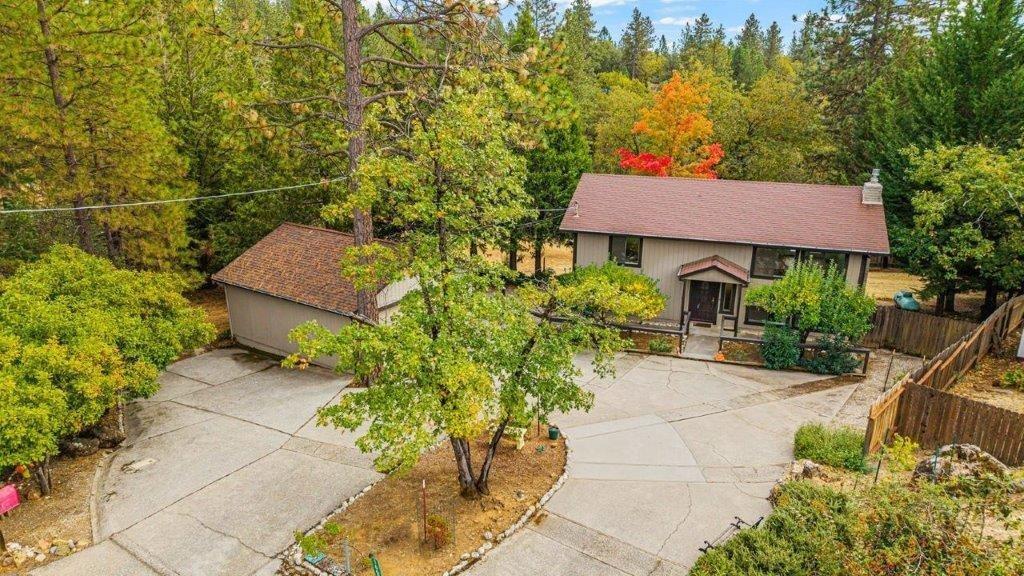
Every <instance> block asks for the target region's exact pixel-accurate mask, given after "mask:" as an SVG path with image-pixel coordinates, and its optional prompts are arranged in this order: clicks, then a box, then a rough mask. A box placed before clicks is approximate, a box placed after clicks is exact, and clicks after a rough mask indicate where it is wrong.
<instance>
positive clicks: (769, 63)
mask: <svg viewBox="0 0 1024 576" xmlns="http://www.w3.org/2000/svg"><path fill="white" fill-rule="evenodd" d="M781 56H782V28H781V27H779V23H778V22H772V25H771V26H770V27H769V28H768V34H767V38H766V39H765V45H764V64H765V67H767V68H768V69H769V70H772V69H774V68H775V67H776V66H777V65H778V63H779V58H780V57H781Z"/></svg>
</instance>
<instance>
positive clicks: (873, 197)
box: [860, 168, 882, 204]
mask: <svg viewBox="0 0 1024 576" xmlns="http://www.w3.org/2000/svg"><path fill="white" fill-rule="evenodd" d="M878 173H879V170H878V168H875V169H874V170H872V171H871V180H868V181H867V182H865V183H864V188H862V189H861V192H860V203H861V204H881V203H882V183H881V182H879V181H878Z"/></svg>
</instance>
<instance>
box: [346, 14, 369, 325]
mask: <svg viewBox="0 0 1024 576" xmlns="http://www.w3.org/2000/svg"><path fill="white" fill-rule="evenodd" d="M338 4H339V5H340V6H341V19H342V20H341V27H342V36H343V39H344V42H345V99H346V101H347V102H346V106H347V109H346V118H345V119H346V123H347V128H348V130H349V131H350V133H351V136H350V137H349V141H348V179H347V183H348V192H349V194H350V195H351V196H350V197H355V195H356V194H357V193H358V192H359V183H358V181H357V180H356V178H355V174H356V170H357V169H358V168H359V160H360V159H361V158H362V155H363V151H364V150H365V149H366V133H365V132H364V131H363V116H364V112H365V110H366V101H365V100H364V99H363V92H362V89H361V88H362V85H363V71H362V65H363V55H362V46H361V44H362V42H361V38H360V33H361V27H360V26H359V7H358V4H357V1H356V0H340V1H339V2H338ZM352 234H353V236H355V245H356V247H357V248H358V247H363V246H368V245H370V244H372V243H373V214H372V213H371V211H370V207H368V206H364V207H359V206H357V207H355V208H353V209H352ZM359 263H360V264H362V265H364V266H365V265H367V264H368V262H367V261H366V257H365V256H360V258H359ZM356 312H357V313H358V314H359V315H361V316H363V317H365V318H367V319H368V320H370V321H372V322H376V321H377V291H376V290H373V289H369V288H364V289H361V290H357V291H356Z"/></svg>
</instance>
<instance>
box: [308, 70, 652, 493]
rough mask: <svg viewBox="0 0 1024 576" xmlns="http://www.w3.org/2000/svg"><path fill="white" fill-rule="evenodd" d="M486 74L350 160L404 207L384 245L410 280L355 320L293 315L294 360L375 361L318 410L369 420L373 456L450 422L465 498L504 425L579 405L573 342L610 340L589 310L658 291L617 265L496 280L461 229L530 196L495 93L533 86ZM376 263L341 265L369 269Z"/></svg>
mask: <svg viewBox="0 0 1024 576" xmlns="http://www.w3.org/2000/svg"><path fill="white" fill-rule="evenodd" d="M490 82H494V79H491V80H487V79H483V78H480V77H479V76H477V75H473V76H468V77H463V78H460V79H457V80H455V86H450V87H449V88H447V89H446V92H445V100H444V101H445V104H444V105H443V106H442V107H441V108H439V109H438V110H437V111H435V113H434V114H432V115H431V116H430V117H429V118H428V119H425V120H424V122H423V123H422V124H421V125H420V126H418V127H417V128H416V129H415V130H414V132H413V133H412V134H411V135H410V137H409V140H408V141H406V142H404V143H402V145H403V146H404V147H405V149H406V150H407V151H408V154H406V155H404V156H402V157H395V158H383V157H381V158H372V159H371V158H368V159H367V160H366V161H365V162H364V164H363V167H362V168H361V171H360V173H361V178H362V186H363V189H364V190H366V191H368V192H371V193H375V194H381V195H383V196H386V197H387V198H389V199H390V200H391V201H393V202H394V203H396V204H397V205H398V206H400V207H401V208H400V210H399V214H398V215H399V218H400V219H401V222H402V225H403V227H404V228H405V230H406V232H405V233H404V234H403V238H402V242H401V248H399V252H400V255H397V256H391V257H387V256H385V255H383V254H382V255H380V256H381V258H382V259H384V260H386V261H388V262H391V263H394V264H395V266H393V267H390V270H391V276H390V277H391V278H396V277H401V276H415V277H416V278H417V279H418V282H419V288H418V290H416V291H414V292H412V293H410V294H409V295H408V296H406V298H404V299H403V300H402V303H401V309H400V312H399V313H398V314H397V315H396V316H395V317H394V318H393V320H392V322H390V323H389V324H387V325H381V326H370V325H363V324H351V325H348V326H346V327H344V328H343V329H342V330H341V331H339V332H338V333H337V334H331V333H330V332H327V331H326V330H325V329H323V328H322V327H318V326H315V325H304V326H301V327H299V328H298V329H296V331H295V332H294V336H295V338H296V339H297V340H298V342H299V346H300V354H299V355H297V356H295V357H293V358H292V359H291V361H292V362H293V363H299V364H301V362H302V361H303V359H304V357H307V356H318V355H322V354H335V355H337V356H338V358H339V364H338V368H339V369H342V370H351V371H353V372H354V373H355V374H356V376H357V377H369V376H371V375H372V377H373V385H372V386H371V387H369V388H368V389H367V390H365V391H363V392H361V393H358V394H352V395H347V396H346V397H345V398H343V399H342V400H341V402H340V403H339V404H337V405H336V406H331V407H328V408H325V409H323V410H321V411H320V417H319V420H320V422H322V423H331V424H333V425H335V426H340V427H343V428H347V429H354V428H355V427H357V426H359V425H360V424H361V423H362V422H364V421H366V420H369V422H370V424H369V430H368V432H367V434H366V435H365V436H364V437H362V438H360V439H359V440H358V445H359V446H360V448H362V449H364V450H367V451H375V452H378V453H379V454H380V456H379V457H378V458H377V461H376V463H377V466H378V468H380V469H382V470H396V469H406V468H408V467H410V466H412V465H413V464H414V463H415V462H416V460H417V458H418V457H419V455H420V454H421V453H422V452H423V451H424V450H426V449H427V448H428V447H430V446H432V445H434V444H435V443H436V442H438V441H440V440H441V439H442V438H445V437H447V438H448V441H449V443H450V444H451V447H452V452H453V455H454V457H455V461H456V463H457V470H458V479H459V485H460V490H461V493H462V494H463V495H464V496H467V497H473V496H477V495H480V494H486V493H488V491H489V484H488V480H489V477H490V470H491V466H492V463H493V461H494V457H495V454H496V452H497V447H498V444H499V443H500V441H501V439H502V437H503V435H504V432H505V430H506V428H507V427H508V426H510V425H523V424H525V423H528V422H529V420H530V419H531V418H533V417H540V418H542V419H543V418H546V417H548V416H549V415H550V414H552V413H554V412H558V411H565V410H570V409H575V408H584V407H586V406H588V405H589V402H590V396H589V394H588V393H587V392H586V391H584V390H583V389H582V388H580V387H579V385H578V384H577V382H576V381H575V379H574V377H575V376H576V374H577V368H575V366H574V364H573V357H574V354H575V353H576V352H577V351H579V350H581V349H583V348H586V347H594V348H596V349H597V356H596V357H597V361H596V364H597V369H598V370H600V371H602V372H603V371H606V370H607V369H608V368H609V367H610V364H609V360H610V358H611V356H610V354H611V353H612V352H613V351H614V350H616V349H618V347H619V346H620V345H621V340H620V338H619V336H618V335H617V333H616V332H614V331H612V330H607V329H605V328H603V327H602V325H601V323H600V322H599V317H598V316H595V315H586V314H584V312H585V311H587V310H596V311H601V312H604V313H605V314H606V315H609V316H610V317H615V318H624V317H626V316H627V315H628V316H637V317H649V316H650V315H652V314H656V313H657V310H658V309H659V308H660V307H661V306H663V305H664V304H663V299H662V298H661V296H660V294H658V292H657V290H656V288H655V287H654V283H653V281H650V280H649V279H645V278H643V277H641V276H638V275H636V274H632V273H628V272H627V274H628V277H624V276H623V275H622V273H621V272H619V271H617V270H613V267H609V269H608V270H607V271H605V272H587V273H581V274H580V275H579V276H578V277H574V280H572V281H567V282H564V283H563V282H559V281H554V282H552V283H551V284H549V285H546V286H543V287H532V286H527V287H524V288H521V289H520V290H518V291H516V292H512V293H508V294H506V293H505V292H504V291H503V290H502V288H503V284H504V281H503V274H501V273H499V271H500V270H501V267H499V266H495V265H493V264H488V263H486V262H484V261H483V260H482V259H480V258H478V257H473V256H471V255H470V253H469V250H468V248H469V245H470V243H471V242H473V241H475V240H477V239H479V238H481V237H482V238H485V239H486V241H487V242H488V243H500V242H502V235H503V234H507V230H508V227H507V225H508V224H510V223H512V222H516V221H519V220H520V219H522V217H523V216H524V215H525V214H526V213H527V211H528V206H529V200H528V197H527V195H526V194H525V192H524V191H523V188H522V186H523V181H524V178H525V173H524V169H525V166H524V164H523V162H522V158H521V157H520V156H519V155H518V154H516V153H515V152H514V151H513V150H512V146H513V142H514V141H515V140H516V139H517V138H521V136H522V134H521V133H520V132H519V129H517V128H516V127H515V126H514V125H511V124H510V123H509V122H508V120H507V119H506V118H505V115H504V110H505V109H506V108H507V107H508V106H509V104H510V103H509V102H507V101H506V99H508V98H511V99H512V100H513V102H515V101H516V100H519V99H528V98H529V95H528V93H526V92H525V91H522V90H521V89H517V88H516V87H515V86H514V85H511V84H510V83H508V82H507V81H498V82H497V83H496V84H491V87H486V86H487V84H488V83H490ZM385 268H386V267H384V266H377V267H374V268H372V269H371V268H367V267H360V266H358V265H354V266H350V267H346V271H347V273H349V274H351V275H352V277H353V278H354V279H355V281H356V282H361V283H369V284H376V283H378V282H380V281H382V277H381V275H380V271H381V270H383V269H385ZM556 317H557V318H559V319H562V320H563V321H560V322H555V321H554V320H555V319H556ZM538 320H539V321H538ZM482 434H489V435H490V437H491V439H490V442H489V445H488V449H487V451H486V453H485V454H484V455H483V457H482V462H481V465H480V468H479V469H477V468H475V467H474V465H473V462H474V460H473V458H472V455H471V445H470V441H471V440H473V439H475V438H477V437H478V436H480V435H482Z"/></svg>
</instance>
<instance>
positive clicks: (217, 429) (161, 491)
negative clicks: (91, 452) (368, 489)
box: [33, 348, 380, 576]
mask: <svg viewBox="0 0 1024 576" xmlns="http://www.w3.org/2000/svg"><path fill="white" fill-rule="evenodd" d="M160 383H161V388H160V391H159V392H158V393H157V394H156V395H155V396H153V397H152V398H149V399H147V400H142V401H137V402H134V403H132V404H130V405H129V406H128V407H127V409H126V420H125V426H126V429H127V432H128V434H129V438H128V440H127V441H126V443H125V445H124V446H122V447H121V448H120V449H119V450H118V451H117V452H116V453H115V454H114V455H113V458H112V459H111V461H110V462H109V465H108V466H107V468H106V470H105V472H104V473H103V475H102V476H101V477H100V478H99V479H98V482H97V484H98V486H97V493H96V502H95V504H96V506H95V512H96V513H95V515H94V531H95V532H96V533H97V534H95V536H96V540H97V542H98V544H96V545H95V546H92V547H90V548H87V549H86V550H84V551H82V552H80V553H77V554H74V555H72V556H69V557H67V558H64V559H62V560H60V561H58V562H54V563H52V564H49V565H47V566H44V567H42V568H40V569H38V570H36V571H34V572H33V574H38V575H44V576H54V575H59V576H64V575H68V576H71V575H75V576H81V575H84V574H102V575H104V576H108V575H117V576H153V575H156V574H160V575H170V576H192V575H195V576H215V575H225V576H227V575H230V576H243V575H249V574H260V575H263V574H267V575H269V574H273V573H275V572H276V571H277V568H278V566H279V560H277V559H275V558H274V556H275V555H277V554H278V553H280V552H281V551H283V550H284V549H285V548H287V547H288V546H289V545H290V544H292V543H293V542H294V537H293V533H294V532H293V531H294V530H296V529H298V528H300V527H301V528H303V529H305V528H308V527H310V526H312V525H314V524H316V523H317V522H318V521H319V520H320V519H321V518H322V517H324V516H326V515H327V514H329V513H330V512H331V511H332V510H334V509H335V508H336V507H337V506H338V505H340V504H341V502H343V501H344V500H345V499H346V498H348V497H349V496H352V495H354V494H356V493H358V492H359V491H360V490H362V489H363V487H365V486H366V485H367V484H369V483H370V482H372V481H373V480H375V479H377V478H379V477H380V475H379V474H378V473H377V472H375V471H374V470H373V468H372V461H371V458H370V457H368V456H366V455H364V454H362V453H360V452H359V450H357V449H356V448H355V445H354V443H353V442H354V440H355V438H357V437H358V434H353V433H343V432H340V431H338V430H335V429H331V428H318V427H316V425H315V418H314V413H315V412H316V409H317V408H319V407H320V406H323V405H325V404H327V403H330V402H334V401H336V400H337V399H338V398H339V397H340V396H341V395H342V394H347V393H348V392H349V391H348V390H347V389H346V386H347V385H348V379H347V378H342V377H340V376H338V375H336V374H334V373H332V372H330V371H327V370H322V369H319V368H309V369H307V370H304V371H294V370H285V369H283V368H281V367H280V366H279V365H278V363H277V362H276V361H274V360H271V359H268V358H266V357H263V356H259V355H254V354H251V353H249V352H246V351H244V350H240V349H236V348H228V349H222V350H215V351H213V352H209V353H207V354H203V355H200V356H195V357H192V358H188V359H185V360H182V361H180V362H177V363H175V364H173V365H171V366H170V367H168V369H167V371H166V372H165V373H163V374H162V375H161V376H160Z"/></svg>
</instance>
